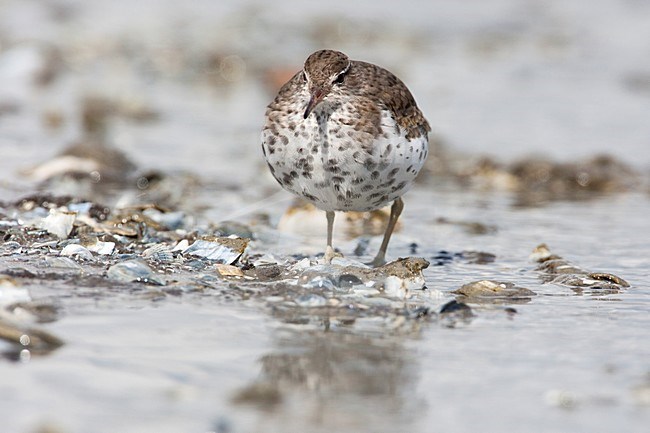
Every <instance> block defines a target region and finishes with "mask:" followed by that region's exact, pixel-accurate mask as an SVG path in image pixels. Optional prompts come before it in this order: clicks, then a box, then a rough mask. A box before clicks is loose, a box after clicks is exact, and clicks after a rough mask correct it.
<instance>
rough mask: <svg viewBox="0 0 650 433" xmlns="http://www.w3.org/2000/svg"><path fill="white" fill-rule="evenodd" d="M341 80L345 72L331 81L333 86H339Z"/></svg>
mask: <svg viewBox="0 0 650 433" xmlns="http://www.w3.org/2000/svg"><path fill="white" fill-rule="evenodd" d="M343 78H345V72H341V73H340V74H339V75H338V76H337V77H336V79H335V80H334V81H333V84H341V83H342V82H343Z"/></svg>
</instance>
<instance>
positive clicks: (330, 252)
mask: <svg viewBox="0 0 650 433" xmlns="http://www.w3.org/2000/svg"><path fill="white" fill-rule="evenodd" d="M335 257H343V254H341V253H337V252H336V251H334V248H332V247H331V246H329V245H328V246H327V248H326V249H325V256H324V257H323V260H324V261H325V263H326V264H330V263H332V259H333V258H335Z"/></svg>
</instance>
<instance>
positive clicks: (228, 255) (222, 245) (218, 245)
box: [183, 237, 249, 265]
mask: <svg viewBox="0 0 650 433" xmlns="http://www.w3.org/2000/svg"><path fill="white" fill-rule="evenodd" d="M248 242H249V240H248V239H245V238H220V237H214V238H212V239H209V240H208V239H197V240H196V241H194V243H193V244H192V245H190V246H189V247H188V248H186V249H185V250H183V254H190V255H193V256H199V257H203V258H206V259H208V260H214V261H217V262H219V263H225V264H227V265H232V264H233V263H235V262H236V261H237V259H239V257H240V256H241V255H242V254H243V253H244V250H245V249H246V247H247V246H248Z"/></svg>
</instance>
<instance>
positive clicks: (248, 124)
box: [0, 0, 650, 195]
mask: <svg viewBox="0 0 650 433" xmlns="http://www.w3.org/2000/svg"><path fill="white" fill-rule="evenodd" d="M648 23H650V1H647V0H619V1H615V0H609V1H598V2H593V1H589V0H574V1H570V2H567V1H562V0H556V1H553V0H544V1H541V0H539V1H536V0H528V1H520V0H490V1H485V0H480V1H479V0H468V1H463V2H456V1H443V0H438V1H429V0H427V1H425V0H422V1H402V2H399V5H398V4H396V3H395V2H388V1H383V2H382V1H374V0H372V1H371V0H364V1H358V2H350V1H340V0H328V1H319V2H316V1H311V2H291V1H277V2H272V3H271V2H263V1H254V0H248V1H242V0H222V1H218V2H216V1H209V0H197V1H192V2H178V1H171V0H148V1H139V2H132V1H126V0H114V1H99V0H97V1H89V0H84V1H81V0H48V1H37V0H2V1H0V181H2V188H4V190H5V191H4V194H5V195H7V194H11V191H12V190H15V189H17V188H18V189H20V187H18V186H16V185H18V184H20V182H23V181H27V180H25V179H31V180H32V181H33V180H37V181H39V180H42V178H46V177H47V176H49V175H51V173H50V172H45V173H43V172H38V171H36V172H34V171H33V168H34V166H35V165H37V164H39V163H42V162H43V161H45V160H47V159H48V158H51V157H53V156H54V155H56V154H57V153H60V152H62V151H63V149H65V148H66V146H69V145H70V144H71V143H74V142H75V141H78V140H79V139H80V137H84V136H86V137H87V136H89V135H93V134H95V132H96V130H100V131H101V136H102V139H103V140H105V141H106V142H108V143H110V145H111V146H114V147H115V148H117V149H119V150H121V151H123V152H124V154H125V155H126V157H128V158H129V159H130V160H131V161H133V162H134V163H135V165H136V166H138V167H140V168H143V169H148V168H151V169H157V170H163V171H174V170H180V171H188V172H191V173H194V174H195V175H198V176H201V177H202V178H204V179H211V180H213V181H215V182H218V183H224V182H225V183H230V184H239V185H241V184H246V183H247V182H252V183H259V182H260V176H259V173H260V170H263V171H265V167H264V164H263V161H262V157H261V152H260V144H259V129H260V126H261V123H262V118H263V114H264V110H265V106H266V104H268V102H269V101H270V100H271V99H272V98H273V96H274V94H275V92H276V91H277V89H278V88H279V86H280V85H281V84H282V83H283V82H284V81H285V80H286V79H287V78H289V77H290V76H291V75H292V74H293V73H294V72H295V71H296V70H298V69H299V68H301V65H302V62H303V61H304V59H305V58H306V57H307V55H308V54H309V53H311V52H312V51H314V50H317V49H321V48H325V47H327V48H333V49H338V50H341V51H344V52H345V53H346V54H348V55H349V56H350V57H351V58H354V59H359V60H366V61H370V62H373V63H377V64H380V65H382V66H384V67H386V68H387V69H390V70H391V71H393V72H394V73H396V74H397V75H398V76H400V77H401V78H402V79H403V80H404V81H405V82H406V83H407V84H408V85H409V87H410V88H411V90H412V92H413V93H414V95H415V97H416V99H417V101H418V103H419V105H420V106H421V108H422V110H423V111H424V113H425V114H426V116H427V117H428V119H429V120H430V123H431V124H432V126H433V137H434V140H436V141H437V142H439V143H442V144H444V146H446V148H448V149H453V150H454V151H457V152H461V153H466V154H472V155H490V156H493V157H495V158H497V159H498V160H500V161H506V162H509V161H514V160H516V159H518V158H521V157H523V156H528V155H542V156H544V157H548V158H551V159H553V160H557V161H571V160H574V159H579V158H585V157H589V156H593V155H595V154H598V153H603V152H606V153H609V154H612V155H614V156H616V157H617V158H619V159H621V160H622V161H624V162H626V163H628V164H632V165H633V166H635V167H636V168H641V169H643V170H646V169H647V167H648V165H650V25H649V24H648ZM98 107H99V108H98ZM98 113H99V114H98ZM93 116H95V117H96V118H93ZM93 122H95V123H98V124H101V126H97V125H95V124H94V123H93ZM24 175H30V176H31V177H29V178H28V177H25V176H24ZM117 175H118V176H119V175H120V174H119V172H118V173H117ZM264 179H267V180H268V181H269V182H271V183H272V180H271V178H270V176H266V175H265V176H264Z"/></svg>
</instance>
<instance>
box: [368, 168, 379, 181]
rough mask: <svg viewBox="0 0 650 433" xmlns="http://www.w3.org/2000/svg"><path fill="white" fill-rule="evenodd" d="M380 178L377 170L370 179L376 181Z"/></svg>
mask: <svg viewBox="0 0 650 433" xmlns="http://www.w3.org/2000/svg"><path fill="white" fill-rule="evenodd" d="M378 177H379V172H378V171H377V170H375V171H373V172H372V173H370V179H372V180H375V179H377V178H378Z"/></svg>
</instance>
